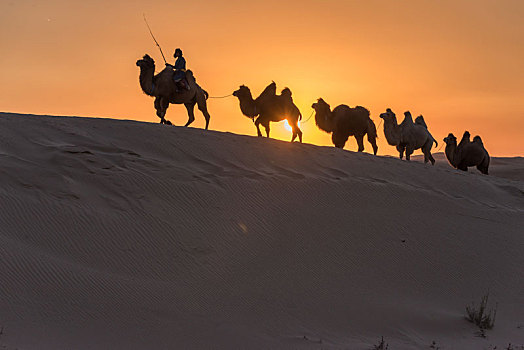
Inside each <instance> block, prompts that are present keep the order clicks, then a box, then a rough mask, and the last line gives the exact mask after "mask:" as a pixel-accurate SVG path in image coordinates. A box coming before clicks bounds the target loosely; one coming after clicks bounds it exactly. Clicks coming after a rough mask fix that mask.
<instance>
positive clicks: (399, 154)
mask: <svg viewBox="0 0 524 350" xmlns="http://www.w3.org/2000/svg"><path fill="white" fill-rule="evenodd" d="M397 151H398V157H399V158H400V159H401V160H402V158H403V157H404V146H401V145H397Z"/></svg>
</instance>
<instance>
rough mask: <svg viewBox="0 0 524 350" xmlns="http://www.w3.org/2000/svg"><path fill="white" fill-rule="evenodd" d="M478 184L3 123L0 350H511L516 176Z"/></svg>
mask: <svg viewBox="0 0 524 350" xmlns="http://www.w3.org/2000/svg"><path fill="white" fill-rule="evenodd" d="M382 135H383V134H382V130H380V131H379V136H382ZM435 136H437V135H435ZM306 137H307V135H306ZM439 142H441V141H440V139H439ZM488 150H489V149H488ZM490 170H491V174H492V175H490V176H485V175H481V174H480V173H478V172H477V171H476V170H475V169H471V170H470V172H468V173H464V172H460V171H457V170H455V169H452V168H451V167H449V165H448V164H447V162H446V161H445V158H443V156H442V154H440V157H437V165H436V166H434V167H432V166H430V165H425V164H422V163H420V162H417V161H412V162H409V163H408V162H406V161H400V160H398V159H395V158H394V157H376V156H373V155H371V154H368V153H360V154H359V153H355V152H350V151H346V150H340V149H335V148H334V147H319V146H314V145H310V144H298V143H289V142H284V141H278V140H273V139H266V138H256V137H251V136H243V135H235V134H231V133H224V132H216V131H204V130H200V129H192V128H182V127H172V126H164V125H158V124H152V123H144V122H135V121H123V120H112V119H99V118H78V117H77V118H73V117H52V116H31V115H16V114H8V113H3V114H0V283H1V284H0V286H1V287H0V329H1V330H2V332H1V334H0V348H1V349H20V350H26V349H39V350H41V349H79V350H81V349H126V350H129V349H370V348H373V346H374V345H376V344H378V342H379V341H380V339H381V337H382V336H383V337H384V340H385V341H386V342H387V343H388V344H389V350H400V349H402V350H403V349H408V350H409V349H430V345H431V344H432V343H433V342H435V344H436V346H434V348H440V349H442V350H444V349H466V350H468V349H475V350H478V349H495V347H496V349H506V348H507V347H508V344H509V343H511V344H512V346H513V348H515V349H517V346H523V345H524V273H523V271H524V268H523V267H524V229H523V227H524V215H523V214H524V195H523V194H524V177H523V161H522V158H514V159H509V158H503V159H497V158H494V159H493V162H492V167H491V169H490ZM488 292H489V296H490V299H489V301H490V303H489V305H490V306H495V303H497V315H496V322H495V327H494V328H493V329H492V330H488V331H486V338H482V337H479V336H478V334H477V332H478V329H477V328H476V327H475V326H474V325H473V324H471V323H468V322H467V321H466V320H465V319H464V313H465V306H466V305H468V304H470V303H472V302H476V303H478V302H479V301H480V298H481V297H482V296H483V295H484V294H486V293H488ZM518 349H520V348H518Z"/></svg>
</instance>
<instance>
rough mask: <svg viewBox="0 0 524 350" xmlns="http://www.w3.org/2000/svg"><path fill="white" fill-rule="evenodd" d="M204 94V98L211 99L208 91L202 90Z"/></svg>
mask: <svg viewBox="0 0 524 350" xmlns="http://www.w3.org/2000/svg"><path fill="white" fill-rule="evenodd" d="M202 92H203V93H204V96H205V97H206V100H207V99H208V98H209V94H208V93H207V91H206V90H204V89H202Z"/></svg>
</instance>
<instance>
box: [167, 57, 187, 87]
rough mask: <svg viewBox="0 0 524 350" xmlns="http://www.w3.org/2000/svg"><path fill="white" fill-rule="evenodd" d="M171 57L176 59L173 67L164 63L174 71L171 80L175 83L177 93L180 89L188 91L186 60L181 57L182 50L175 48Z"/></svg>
mask: <svg viewBox="0 0 524 350" xmlns="http://www.w3.org/2000/svg"><path fill="white" fill-rule="evenodd" d="M173 57H174V58H175V59H176V61H175V65H172V64H169V63H166V66H169V67H171V68H173V69H174V70H175V74H174V75H173V80H174V81H175V85H176V88H177V92H179V91H180V89H186V90H189V89H190V88H189V83H188V82H187V80H186V59H185V58H184V57H183V56H182V50H181V49H179V48H177V49H176V50H175V53H174V54H173Z"/></svg>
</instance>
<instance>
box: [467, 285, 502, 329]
mask: <svg viewBox="0 0 524 350" xmlns="http://www.w3.org/2000/svg"><path fill="white" fill-rule="evenodd" d="M488 298H489V293H488V294H486V295H484V296H483V297H482V299H481V300H480V305H478V307H477V306H476V305H475V303H472V304H471V305H468V306H466V320H468V321H469V322H471V323H473V324H475V325H477V326H478V327H479V328H480V331H481V333H482V334H484V330H486V329H492V328H493V326H494V325H495V316H496V315H497V307H496V305H495V309H493V310H489V311H487V305H488Z"/></svg>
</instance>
